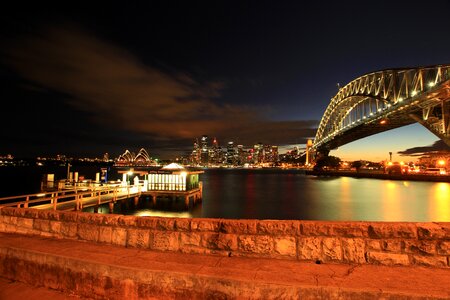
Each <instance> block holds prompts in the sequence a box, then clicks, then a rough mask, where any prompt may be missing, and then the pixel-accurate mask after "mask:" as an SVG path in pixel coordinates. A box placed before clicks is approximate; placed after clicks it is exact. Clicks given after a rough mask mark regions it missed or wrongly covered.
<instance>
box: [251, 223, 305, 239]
mask: <svg viewBox="0 0 450 300" xmlns="http://www.w3.org/2000/svg"><path fill="white" fill-rule="evenodd" d="M256 230H257V232H258V234H265V235H291V236H296V235H300V222H299V221H281V220H280V221H278V220H277V221H275V220H270V221H269V220H267V221H259V222H258V223H257V224H256Z"/></svg>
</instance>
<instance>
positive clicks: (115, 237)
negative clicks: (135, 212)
mask: <svg viewBox="0 0 450 300" xmlns="http://www.w3.org/2000/svg"><path fill="white" fill-rule="evenodd" d="M111 243H112V244H113V245H118V246H126V245H127V230H126V229H125V228H122V227H113V228H112V234H111Z"/></svg>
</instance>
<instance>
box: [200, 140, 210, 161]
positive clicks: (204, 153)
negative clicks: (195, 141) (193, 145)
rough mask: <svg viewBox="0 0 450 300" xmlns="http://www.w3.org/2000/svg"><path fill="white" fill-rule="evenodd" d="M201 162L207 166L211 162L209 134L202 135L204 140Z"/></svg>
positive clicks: (202, 141)
mask: <svg viewBox="0 0 450 300" xmlns="http://www.w3.org/2000/svg"><path fill="white" fill-rule="evenodd" d="M201 143H202V144H201V147H202V148H201V149H202V151H201V156H200V159H201V163H202V165H204V166H206V165H208V162H209V151H208V136H207V135H203V136H202V140H201Z"/></svg>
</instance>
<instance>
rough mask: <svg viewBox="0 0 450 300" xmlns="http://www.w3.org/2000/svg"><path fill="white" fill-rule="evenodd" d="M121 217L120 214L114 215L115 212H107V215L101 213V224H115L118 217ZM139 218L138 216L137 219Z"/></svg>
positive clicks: (117, 222) (117, 223)
mask: <svg viewBox="0 0 450 300" xmlns="http://www.w3.org/2000/svg"><path fill="white" fill-rule="evenodd" d="M120 217H121V215H115V214H108V215H103V218H102V223H101V224H102V225H109V226H117V225H119V218H120ZM139 219H140V218H138V220H139Z"/></svg>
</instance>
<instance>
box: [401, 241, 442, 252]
mask: <svg viewBox="0 0 450 300" xmlns="http://www.w3.org/2000/svg"><path fill="white" fill-rule="evenodd" d="M404 244H405V253H414V254H425V255H433V254H436V241H433V240H405V241H404Z"/></svg>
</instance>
